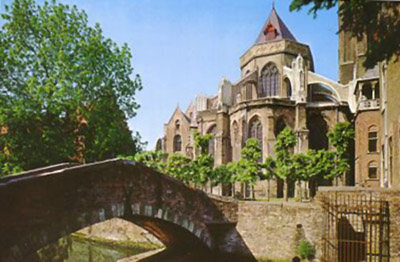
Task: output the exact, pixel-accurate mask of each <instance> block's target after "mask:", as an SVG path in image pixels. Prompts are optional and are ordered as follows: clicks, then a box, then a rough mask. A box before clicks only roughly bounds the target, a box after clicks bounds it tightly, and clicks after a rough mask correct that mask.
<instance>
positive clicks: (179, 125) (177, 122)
mask: <svg viewBox="0 0 400 262" xmlns="http://www.w3.org/2000/svg"><path fill="white" fill-rule="evenodd" d="M180 128H181V122H180V121H179V120H176V121H175V130H179V129H180Z"/></svg>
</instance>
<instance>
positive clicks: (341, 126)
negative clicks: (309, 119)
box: [326, 122, 354, 179]
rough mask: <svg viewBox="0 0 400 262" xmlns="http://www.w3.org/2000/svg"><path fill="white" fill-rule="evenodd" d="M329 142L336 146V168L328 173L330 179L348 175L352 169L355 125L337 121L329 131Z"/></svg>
mask: <svg viewBox="0 0 400 262" xmlns="http://www.w3.org/2000/svg"><path fill="white" fill-rule="evenodd" d="M328 138H329V142H330V143H331V144H332V145H333V146H334V147H335V155H336V159H335V160H336V161H335V162H336V163H335V168H334V169H333V170H332V171H331V172H330V174H328V175H326V177H327V178H329V179H335V178H337V177H339V176H346V174H348V173H349V172H350V171H351V161H352V160H353V156H352V152H353V146H354V127H353V125H352V124H351V123H349V122H341V123H337V124H336V125H335V127H334V128H333V129H332V130H331V131H329V133H328Z"/></svg>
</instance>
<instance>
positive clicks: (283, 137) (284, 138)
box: [275, 127, 296, 179]
mask: <svg viewBox="0 0 400 262" xmlns="http://www.w3.org/2000/svg"><path fill="white" fill-rule="evenodd" d="M295 145H296V135H295V133H294V132H293V130H291V129H290V128H288V127H286V128H285V129H284V130H282V132H280V133H279V135H278V137H277V139H276V143H275V156H276V159H275V162H276V175H277V176H278V177H279V178H281V179H291V178H292V177H291V176H292V175H293V170H292V169H293V159H292V154H293V148H294V146H295Z"/></svg>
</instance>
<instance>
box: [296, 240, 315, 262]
mask: <svg viewBox="0 0 400 262" xmlns="http://www.w3.org/2000/svg"><path fill="white" fill-rule="evenodd" d="M299 255H300V257H301V258H302V259H305V258H307V259H312V258H314V257H315V249H314V246H313V245H312V244H311V243H310V242H309V241H308V240H304V239H303V240H300V245H299Z"/></svg>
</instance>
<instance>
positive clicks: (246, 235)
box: [237, 202, 322, 259]
mask: <svg viewBox="0 0 400 262" xmlns="http://www.w3.org/2000/svg"><path fill="white" fill-rule="evenodd" d="M237 230H238V232H239V234H240V235H241V237H242V238H243V240H244V242H245V243H246V244H247V246H248V247H249V248H250V250H251V252H252V253H253V254H254V256H256V257H267V258H286V259H287V258H292V257H294V256H296V251H297V248H298V245H299V242H300V240H301V239H307V240H308V241H310V242H311V243H312V244H313V245H315V246H316V249H317V251H318V252H320V241H321V238H322V212H321V210H320V208H319V205H316V204H314V203H290V202H289V203H278V202H240V203H239V210H238V224H237Z"/></svg>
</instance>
